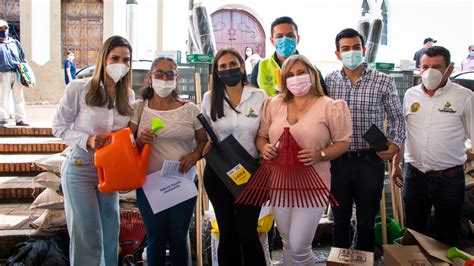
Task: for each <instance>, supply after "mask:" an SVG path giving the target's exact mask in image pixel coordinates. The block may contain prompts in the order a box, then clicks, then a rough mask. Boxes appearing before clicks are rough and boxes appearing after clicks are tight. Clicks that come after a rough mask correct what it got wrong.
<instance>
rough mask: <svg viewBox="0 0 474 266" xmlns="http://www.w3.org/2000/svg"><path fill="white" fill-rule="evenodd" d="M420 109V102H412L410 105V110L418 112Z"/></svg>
mask: <svg viewBox="0 0 474 266" xmlns="http://www.w3.org/2000/svg"><path fill="white" fill-rule="evenodd" d="M419 110H420V103H412V104H411V106H410V111H411V112H412V113H416V112H418V111H419Z"/></svg>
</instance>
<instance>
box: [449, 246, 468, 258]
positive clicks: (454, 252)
mask: <svg viewBox="0 0 474 266" xmlns="http://www.w3.org/2000/svg"><path fill="white" fill-rule="evenodd" d="M448 258H450V259H453V258H460V259H463V260H465V261H468V260H471V259H473V257H472V256H471V255H469V254H467V253H466V252H464V251H461V250H459V249H457V248H456V247H451V248H449V249H448Z"/></svg>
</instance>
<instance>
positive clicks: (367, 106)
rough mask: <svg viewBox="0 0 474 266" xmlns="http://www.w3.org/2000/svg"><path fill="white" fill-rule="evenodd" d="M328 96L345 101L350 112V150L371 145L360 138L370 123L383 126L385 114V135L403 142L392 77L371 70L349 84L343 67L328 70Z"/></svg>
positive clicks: (402, 122)
mask: <svg viewBox="0 0 474 266" xmlns="http://www.w3.org/2000/svg"><path fill="white" fill-rule="evenodd" d="M326 84H327V87H328V91H329V96H330V97H331V98H333V99H342V100H344V101H346V102H347V105H348V106H349V110H350V111H351V118H352V129H353V134H352V138H351V146H350V147H349V150H359V149H368V148H370V146H369V144H368V143H367V142H366V141H365V140H364V139H363V138H362V136H363V135H364V134H365V132H367V130H368V129H369V127H370V126H371V125H372V124H375V125H376V126H377V127H378V128H379V129H381V130H382V129H383V128H384V119H385V114H386V115H387V122H388V127H387V132H386V136H387V138H389V139H392V140H393V142H394V143H395V144H397V145H398V146H400V144H401V143H403V142H404V141H405V135H406V133H405V119H404V117H403V110H402V106H401V103H400V98H399V97H398V92H397V89H396V87H395V82H394V80H393V78H392V77H390V76H389V75H387V74H383V73H380V72H378V71H374V70H371V69H368V68H367V67H366V69H365V70H364V72H363V73H362V76H361V77H359V79H358V80H357V81H356V82H355V84H352V83H351V81H350V79H349V78H347V77H346V75H345V74H344V71H343V70H337V71H334V72H331V73H330V74H328V75H327V76H326Z"/></svg>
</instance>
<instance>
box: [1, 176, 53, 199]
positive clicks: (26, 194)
mask: <svg viewBox="0 0 474 266" xmlns="http://www.w3.org/2000/svg"><path fill="white" fill-rule="evenodd" d="M44 189H45V187H44V186H42V185H40V184H37V183H35V182H34V181H33V177H28V176H2V177H0V204H4V203H22V202H28V203H31V202H33V200H34V199H35V197H37V196H38V195H39V194H40V193H41V192H42V191H43V190H44Z"/></svg>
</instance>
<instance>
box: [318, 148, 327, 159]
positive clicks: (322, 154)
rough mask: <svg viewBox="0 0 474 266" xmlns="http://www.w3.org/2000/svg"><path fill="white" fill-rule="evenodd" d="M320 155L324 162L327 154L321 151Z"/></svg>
mask: <svg viewBox="0 0 474 266" xmlns="http://www.w3.org/2000/svg"><path fill="white" fill-rule="evenodd" d="M319 155H321V160H323V161H325V160H326V153H325V152H324V151H323V150H320V151H319Z"/></svg>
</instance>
